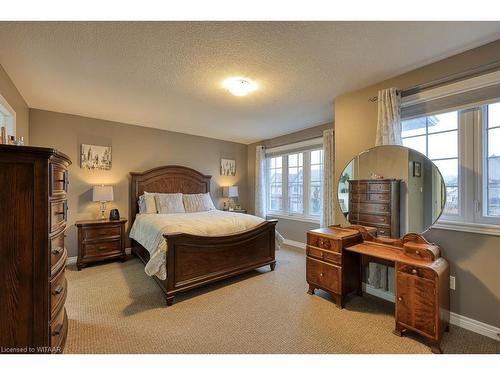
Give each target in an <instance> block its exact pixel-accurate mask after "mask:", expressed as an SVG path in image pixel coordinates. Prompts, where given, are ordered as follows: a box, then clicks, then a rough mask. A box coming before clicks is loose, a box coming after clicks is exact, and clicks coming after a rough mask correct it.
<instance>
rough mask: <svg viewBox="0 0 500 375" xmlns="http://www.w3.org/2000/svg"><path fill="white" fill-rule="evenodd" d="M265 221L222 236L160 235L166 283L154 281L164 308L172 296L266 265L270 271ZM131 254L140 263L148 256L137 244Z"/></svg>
mask: <svg viewBox="0 0 500 375" xmlns="http://www.w3.org/2000/svg"><path fill="white" fill-rule="evenodd" d="M276 223H277V220H267V221H265V222H263V223H261V224H259V225H258V226H256V227H255V228H253V229H251V230H249V231H245V232H239V233H235V234H231V235H226V236H219V237H206V236H196V235H191V234H186V233H171V234H165V235H163V236H164V237H165V239H166V241H167V244H168V252H167V279H166V280H160V279H158V278H156V277H154V278H155V281H156V282H157V283H158V284H159V285H160V287H161V289H162V290H163V292H164V293H165V294H166V300H167V305H168V306H170V305H171V304H172V303H173V300H174V297H175V295H176V294H178V293H181V292H184V291H187V290H189V289H193V288H196V287H199V286H202V285H206V284H209V283H213V282H215V281H218V280H222V279H225V278H228V277H231V276H236V275H240V274H242V273H246V272H249V271H252V270H254V269H256V268H259V267H262V266H265V265H269V266H270V267H271V270H274V267H275V265H276V259H275V227H276ZM132 250H133V252H134V254H136V255H137V256H138V257H139V258H140V259H141V260H142V261H143V262H144V263H146V262H147V261H148V260H149V253H148V252H147V250H146V249H144V248H143V247H142V246H140V245H139V244H137V243H135V242H134V243H133V247H132Z"/></svg>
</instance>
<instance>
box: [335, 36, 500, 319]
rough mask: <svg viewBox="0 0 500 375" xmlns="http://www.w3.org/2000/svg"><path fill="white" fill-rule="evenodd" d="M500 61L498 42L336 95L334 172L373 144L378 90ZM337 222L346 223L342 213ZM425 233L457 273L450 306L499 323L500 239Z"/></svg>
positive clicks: (419, 82)
mask: <svg viewBox="0 0 500 375" xmlns="http://www.w3.org/2000/svg"><path fill="white" fill-rule="evenodd" d="M498 60H500V40H498V41H496V42H493V43H490V44H487V45H485V46H482V47H480V48H476V49H473V50H470V51H467V52H465V53H462V54H459V55H456V56H454V57H451V58H448V59H445V60H442V61H439V62H437V63H434V64H431V65H427V66H425V67H423V68H420V69H417V70H414V71H411V72H409V73H406V74H403V75H401V76H398V77H395V78H392V79H389V80H387V81H383V82H379V83H377V84H375V85H372V86H369V87H366V88H364V89H361V90H358V91H355V92H351V93H347V94H344V95H341V96H339V97H337V98H335V150H336V165H335V173H336V175H337V176H339V175H340V173H341V171H342V169H343V167H344V166H345V165H346V164H347V163H348V162H349V160H351V159H352V158H353V157H354V156H355V155H357V154H358V153H360V152H361V151H363V150H365V149H367V148H370V147H373V146H374V144H375V133H376V127H377V104H376V103H373V102H371V101H369V100H368V99H369V98H371V97H373V96H375V95H377V91H378V90H379V89H383V88H388V87H398V88H401V89H404V88H407V87H411V86H413V85H417V84H421V83H424V82H428V81H432V80H435V79H438V78H442V77H445V76H448V75H450V74H454V73H459V72H462V71H464V70H467V69H471V68H474V67H477V66H480V65H483V64H488V63H491V62H493V61H498ZM337 222H339V223H344V222H345V221H344V218H343V216H342V214H340V213H338V214H337ZM426 237H427V238H428V239H429V240H431V241H434V242H436V243H438V244H439V245H441V246H442V247H443V252H444V256H445V257H446V258H447V259H448V261H449V262H450V268H451V274H452V275H455V276H456V284H457V289H456V290H455V291H451V310H452V311H454V312H456V313H458V314H461V315H465V316H468V317H470V318H472V319H477V320H479V321H482V322H485V323H488V324H492V325H494V326H496V327H500V314H499V311H500V279H499V277H498V274H499V273H498V272H499V270H500V252H499V251H500V237H493V236H487V235H478V234H471V233H459V232H453V231H446V230H430V231H429V232H428V233H426Z"/></svg>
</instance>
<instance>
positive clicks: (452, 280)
mask: <svg viewBox="0 0 500 375" xmlns="http://www.w3.org/2000/svg"><path fill="white" fill-rule="evenodd" d="M450 289H451V290H455V276H450Z"/></svg>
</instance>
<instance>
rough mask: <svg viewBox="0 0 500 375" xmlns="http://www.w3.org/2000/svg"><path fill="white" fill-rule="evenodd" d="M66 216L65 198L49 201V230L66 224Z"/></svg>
mask: <svg viewBox="0 0 500 375" xmlns="http://www.w3.org/2000/svg"><path fill="white" fill-rule="evenodd" d="M67 218H68V203H67V201H66V199H64V200H61V201H57V202H51V203H50V231H51V232H55V231H56V230H57V229H59V228H62V227H64V226H65V225H66V221H67Z"/></svg>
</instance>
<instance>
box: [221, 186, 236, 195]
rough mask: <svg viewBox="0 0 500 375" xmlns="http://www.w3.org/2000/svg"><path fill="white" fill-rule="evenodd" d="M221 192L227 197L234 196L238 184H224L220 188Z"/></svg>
mask: <svg viewBox="0 0 500 375" xmlns="http://www.w3.org/2000/svg"><path fill="white" fill-rule="evenodd" d="M222 194H223V195H224V197H227V198H236V197H237V196H238V186H225V187H223V188H222Z"/></svg>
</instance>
